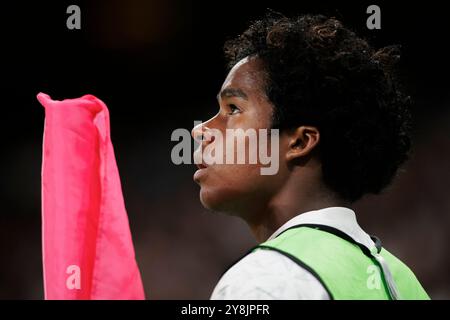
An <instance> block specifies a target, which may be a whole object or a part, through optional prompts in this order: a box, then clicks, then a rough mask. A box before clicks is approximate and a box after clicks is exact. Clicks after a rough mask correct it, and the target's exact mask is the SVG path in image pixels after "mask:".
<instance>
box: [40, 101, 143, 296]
mask: <svg viewBox="0 0 450 320" xmlns="http://www.w3.org/2000/svg"><path fill="white" fill-rule="evenodd" d="M37 98H38V100H39V102H40V103H41V104H42V105H43V106H44V108H45V125H44V143H43V152H42V157H43V159H42V256H43V268H44V291H45V299H52V300H53V299H70V300H72V299H83V300H85V299H96V300H97V299H145V295H144V290H143V286H142V280H141V276H140V273H139V269H138V266H137V263H136V260H135V254H134V248H133V243H132V238H131V233H130V228H129V223H128V217H127V212H126V210H125V205H124V200H123V196H122V188H121V184H120V177H119V171H118V169H117V165H116V160H115V156H114V150H113V146H112V143H111V138H110V128H109V112H108V108H107V107H106V105H105V104H104V103H103V102H102V101H101V100H99V99H97V98H96V97H95V96H93V95H85V96H83V97H81V98H77V99H67V100H63V101H56V100H52V99H51V98H50V97H49V96H48V95H47V94H44V93H39V94H38V95H37Z"/></svg>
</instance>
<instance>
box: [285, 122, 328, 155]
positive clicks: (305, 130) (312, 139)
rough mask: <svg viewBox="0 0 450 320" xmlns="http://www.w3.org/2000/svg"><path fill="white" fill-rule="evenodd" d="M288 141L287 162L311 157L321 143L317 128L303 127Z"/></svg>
mask: <svg viewBox="0 0 450 320" xmlns="http://www.w3.org/2000/svg"><path fill="white" fill-rule="evenodd" d="M288 139H289V145H288V151H287V153H286V160H287V161H292V160H295V159H299V158H302V157H305V156H307V155H310V154H311V152H312V151H313V149H314V148H316V147H317V145H318V143H319V141H320V133H319V130H318V129H317V128H316V127H310V126H301V127H298V128H296V129H295V130H293V131H292V132H291V133H290V134H289V138H288Z"/></svg>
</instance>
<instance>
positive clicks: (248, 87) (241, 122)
mask: <svg viewBox="0 0 450 320" xmlns="http://www.w3.org/2000/svg"><path fill="white" fill-rule="evenodd" d="M218 102H219V111H218V113H217V114H216V115H215V116H214V117H212V118H211V119H209V120H208V121H206V122H204V123H202V124H201V125H199V126H197V127H195V128H194V129H193V130H192V136H193V137H194V139H196V140H197V141H198V142H199V143H201V144H202V150H206V149H207V148H208V147H212V146H213V144H217V143H220V141H218V139H215V138H214V137H211V135H210V134H209V132H210V131H213V130H216V131H218V132H220V133H222V136H223V138H224V141H223V143H224V144H227V143H228V142H227V141H226V140H227V139H226V131H227V129H243V130H247V129H255V130H257V131H258V130H259V129H268V130H269V132H270V129H271V125H272V113H273V106H272V104H271V103H270V101H269V100H268V98H267V97H266V94H265V91H264V73H263V69H262V65H261V62H260V61H259V60H258V59H257V58H245V59H243V60H241V61H240V62H239V63H237V64H236V65H235V66H234V67H233V68H232V69H231V71H230V72H229V74H228V76H227V77H226V79H225V81H224V83H223V85H222V88H221V90H220V92H219V94H218ZM257 139H260V137H259V136H258V138H257ZM268 144H270V139H268ZM254 147H255V145H251V144H249V143H248V139H247V138H246V143H245V148H246V150H245V151H246V154H247V155H249V154H250V152H254V151H255V150H249V148H254ZM279 148H280V152H279V154H282V150H283V146H282V145H281V143H280V146H279ZM237 150H238V148H234V150H233V152H235V153H236V152H237ZM268 150H270V147H268ZM228 152H230V151H228ZM201 153H202V152H201V151H200V148H198V149H197V150H196V151H195V153H194V158H198V157H199V156H200V154H201ZM279 154H277V155H276V157H279ZM228 156H229V155H228ZM233 156H234V159H236V158H237V155H233ZM271 156H273V155H271ZM226 157H227V148H223V158H224V159H225V158H226ZM246 160H248V158H246ZM277 161H278V163H279V169H278V171H277V174H275V175H262V174H261V167H262V166H263V165H262V164H261V162H260V161H259V159H258V161H257V162H256V163H249V161H246V162H245V164H237V163H234V164H233V163H231V164H230V163H229V162H227V163H225V162H226V161H223V162H224V163H222V164H218V163H215V164H210V165H208V164H206V163H205V162H204V161H203V163H201V164H198V167H199V170H197V171H196V173H195V174H194V180H195V182H197V183H198V184H199V185H200V200H201V202H202V204H203V205H204V206H205V207H206V208H208V209H211V210H214V211H221V212H227V213H230V214H237V215H242V214H245V212H250V211H254V209H255V207H257V206H259V205H261V206H262V205H265V204H266V203H267V201H269V199H270V196H271V195H272V194H274V192H275V190H277V189H278V188H279V187H280V184H281V182H282V180H283V176H285V168H283V164H282V162H281V161H280V159H277Z"/></svg>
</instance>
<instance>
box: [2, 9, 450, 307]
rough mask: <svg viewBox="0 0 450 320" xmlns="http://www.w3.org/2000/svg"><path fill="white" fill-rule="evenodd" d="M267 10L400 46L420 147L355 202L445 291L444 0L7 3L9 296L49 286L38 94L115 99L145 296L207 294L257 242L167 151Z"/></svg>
mask: <svg viewBox="0 0 450 320" xmlns="http://www.w3.org/2000/svg"><path fill="white" fill-rule="evenodd" d="M71 4H77V5H79V6H80V8H81V30H68V29H67V28H66V19H67V17H68V14H66V8H67V7H68V6H69V5H71ZM371 4H377V5H379V6H380V8H381V20H382V22H381V23H382V26H381V27H382V29H381V30H368V29H367V28H366V19H367V17H368V14H366V8H367V7H368V6H369V5H371ZM266 8H272V9H274V10H276V11H280V12H282V13H284V14H286V15H288V16H291V15H295V14H301V13H323V14H327V15H331V16H335V17H337V18H339V19H341V20H342V21H343V22H344V23H345V24H346V25H347V26H349V27H350V28H352V29H353V30H355V31H356V32H358V33H359V34H361V35H362V36H364V37H366V38H367V39H368V40H369V41H370V42H371V43H372V44H374V45H375V46H385V45H390V44H401V45H402V48H403V60H402V63H401V65H400V67H401V72H402V74H403V76H404V79H405V83H406V85H407V88H408V90H409V93H410V94H411V95H412V96H413V98H414V100H415V102H416V103H415V105H414V109H413V112H414V120H415V126H414V132H415V145H414V150H415V151H414V154H413V157H412V159H411V160H410V161H409V162H408V163H407V165H406V166H405V168H404V171H403V172H402V174H401V175H400V177H399V178H398V179H397V180H396V181H395V183H394V184H393V185H392V186H391V187H390V188H389V190H387V191H386V193H385V194H383V195H381V196H369V197H366V198H364V199H363V200H361V201H359V202H358V204H357V206H356V211H357V214H358V219H359V222H360V224H361V225H362V226H363V228H365V229H366V231H368V232H369V233H372V234H376V235H378V236H379V237H380V238H381V239H382V240H383V242H384V245H385V246H386V247H387V248H388V249H390V250H391V251H392V252H394V253H395V254H396V255H397V256H398V257H400V258H401V259H403V260H404V261H405V262H406V263H407V264H408V265H409V266H410V267H411V268H412V269H413V270H414V271H415V273H416V274H417V276H418V278H419V279H420V280H421V281H422V283H423V285H424V287H425V288H426V290H427V291H428V292H429V294H430V295H431V297H432V298H435V299H448V298H450V271H449V270H450V254H449V243H450V234H449V233H448V232H447V229H448V228H449V227H450V193H449V191H450V170H449V168H450V108H449V107H450V96H449V88H450V81H449V71H450V63H449V61H448V59H449V57H450V55H449V50H448V49H447V48H448V43H447V42H448V41H449V35H448V31H450V27H449V22H448V21H449V18H448V15H449V14H448V11H446V10H445V9H444V7H443V4H442V3H438V2H435V3H434V2H432V1H427V2H419V3H415V4H412V2H406V1H404V2H402V1H396V2H395V4H393V1H392V2H391V3H386V2H381V1H377V2H368V1H360V2H359V3H351V2H347V1H332V2H331V1H330V2H325V1H318V0H316V1H292V0H291V1H281V0H277V1H272V2H270V1H255V2H246V1H244V0H240V1H235V0H230V1H226V2H218V1H209V2H205V3H203V2H200V1H198V2H192V1H181V0H149V1H144V0H127V1H118V0H108V1H106V0H104V1H94V0H92V1H89V2H87V1H86V2H82V1H75V0H73V1H70V2H69V1H53V2H50V1H39V2H37V1H36V2H32V3H23V2H16V3H15V4H12V2H11V3H10V2H5V3H3V4H2V6H1V8H0V10H1V11H0V12H1V16H0V36H1V44H2V46H1V51H2V54H1V61H2V64H1V76H2V77H1V79H2V83H1V89H0V90H1V96H2V108H1V109H2V113H1V118H2V122H1V126H0V137H1V140H0V141H1V144H2V145H1V149H0V150H1V152H2V154H1V157H0V172H1V176H0V177H1V180H0V196H1V207H0V208H1V209H0V299H41V298H43V285H42V264H41V238H40V236H41V235H40V231H41V229H40V228H41V225H40V223H41V220H40V205H41V202H40V171H41V167H40V166H41V156H42V154H41V146H42V133H43V123H44V110H43V108H42V107H41V106H40V104H39V103H38V102H37V100H36V98H35V96H36V94H37V93H38V92H40V91H42V92H45V93H48V94H50V95H51V96H52V98H54V99H63V98H69V97H71V98H73V97H78V96H81V95H83V94H86V93H90V94H94V95H96V96H97V97H99V98H100V99H102V100H103V101H104V102H105V103H106V104H107V105H108V107H109V109H110V113H111V130H112V140H113V144H114V146H115V152H116V158H117V162H118V166H119V170H120V173H121V179H122V185H123V192H124V197H125V202H126V206H127V210H128V215H129V220H130V225H131V230H132V234H133V239H134V243H135V247H136V255H137V260H138V263H139V266H140V269H141V273H142V277H143V281H144V285H145V289H146V294H147V297H148V298H149V299H206V298H209V295H210V293H211V292H212V289H213V288H214V285H215V284H216V282H217V280H218V279H219V277H220V275H221V273H222V271H223V270H224V269H225V267H226V266H228V265H229V264H230V263H231V262H233V261H234V260H235V259H236V258H238V257H239V256H240V255H241V254H243V253H244V252H246V251H247V250H248V249H249V248H250V247H251V246H252V245H254V244H255V241H254V240H253V239H252V237H251V235H250V233H249V230H248V229H247V226H246V225H245V224H244V223H243V222H242V221H240V220H239V219H237V218H232V217H228V216H224V215H220V214H213V213H209V212H207V211H206V210H204V209H203V208H202V207H201V205H200V203H199V200H198V187H197V186H196V185H195V184H194V182H193V181H192V174H193V172H194V171H195V169H194V167H193V166H186V165H182V166H176V165H174V164H172V162H171V159H170V151H171V148H172V147H173V146H174V144H175V143H173V142H171V141H170V135H171V133H172V131H173V130H174V129H176V128H188V129H190V128H191V127H192V125H193V121H194V120H206V119H208V118H209V117H210V116H211V115H213V114H214V113H215V112H216V108H217V105H216V102H215V95H216V93H217V91H218V90H219V88H220V86H221V83H222V81H223V79H224V76H225V75H226V71H225V68H224V65H225V63H224V60H223V55H222V45H223V42H224V41H225V40H226V39H228V38H230V37H233V36H236V35H237V34H239V33H240V32H242V31H243V30H244V29H245V27H246V26H247V25H248V24H249V21H250V20H254V19H256V18H258V17H260V16H261V15H262V14H264V13H265V12H266Z"/></svg>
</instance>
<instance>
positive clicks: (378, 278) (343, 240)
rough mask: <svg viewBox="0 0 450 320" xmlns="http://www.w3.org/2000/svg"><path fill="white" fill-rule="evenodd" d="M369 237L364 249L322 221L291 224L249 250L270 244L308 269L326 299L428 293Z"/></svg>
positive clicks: (410, 296)
mask: <svg viewBox="0 0 450 320" xmlns="http://www.w3.org/2000/svg"><path fill="white" fill-rule="evenodd" d="M373 239H375V243H376V246H374V248H371V249H370V250H369V249H368V248H366V247H365V246H363V245H362V244H359V243H357V242H355V240H353V239H352V238H350V237H349V236H347V235H346V234H344V233H343V232H341V231H339V230H337V229H334V228H332V227H329V226H323V225H312V224H307V225H297V226H295V227H292V228H289V229H287V230H285V231H284V232H282V233H281V234H280V235H278V236H277V237H276V238H275V239H272V240H269V241H266V242H264V243H262V244H260V245H258V246H256V247H255V248H254V249H253V250H252V251H254V250H263V249H265V250H275V251H278V252H280V253H281V254H283V255H285V256H287V257H288V258H290V259H292V260H293V261H294V262H296V263H297V264H299V265H300V266H301V267H303V268H305V269H306V270H308V271H310V272H311V273H312V274H313V275H314V276H315V277H316V278H317V279H318V280H319V281H320V282H321V283H322V285H323V286H324V287H325V289H326V290H327V292H328V294H329V296H330V298H331V299H337V300H340V299H360V300H361V299H371V300H372V299H373V300H379V299H429V297H428V295H427V293H426V292H425V290H424V289H423V287H422V286H421V284H420V283H419V281H418V280H417V278H416V277H415V275H414V273H413V272H412V271H411V270H410V269H409V268H408V267H407V266H406V265H405V264H404V263H403V262H401V261H400V260H399V259H397V258H396V257H394V256H393V255H392V254H391V253H389V252H388V251H387V250H385V249H384V248H381V243H380V242H379V240H378V239H377V238H373Z"/></svg>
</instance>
